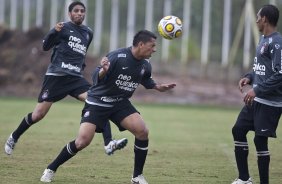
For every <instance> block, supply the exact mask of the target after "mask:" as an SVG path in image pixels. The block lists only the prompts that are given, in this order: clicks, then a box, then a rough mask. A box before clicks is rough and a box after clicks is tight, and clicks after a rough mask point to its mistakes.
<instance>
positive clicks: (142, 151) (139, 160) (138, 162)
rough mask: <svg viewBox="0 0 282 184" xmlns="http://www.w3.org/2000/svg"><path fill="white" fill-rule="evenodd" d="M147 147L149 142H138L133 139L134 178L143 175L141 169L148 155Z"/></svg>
mask: <svg viewBox="0 0 282 184" xmlns="http://www.w3.org/2000/svg"><path fill="white" fill-rule="evenodd" d="M148 145H149V140H138V139H136V138H135V145H134V153H135V158H134V171H133V177H134V178H135V177H137V176H138V175H140V174H142V173H143V168H144V164H145V161H146V157H147V153H148Z"/></svg>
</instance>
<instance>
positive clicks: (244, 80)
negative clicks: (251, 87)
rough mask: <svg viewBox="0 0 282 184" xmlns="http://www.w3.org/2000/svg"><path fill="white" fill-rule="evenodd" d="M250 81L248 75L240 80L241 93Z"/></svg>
mask: <svg viewBox="0 0 282 184" xmlns="http://www.w3.org/2000/svg"><path fill="white" fill-rule="evenodd" d="M250 82H251V81H250V79H248V78H246V77H244V78H242V79H241V80H240V81H239V84H238V87H239V90H240V91H241V93H243V86H245V85H247V84H250Z"/></svg>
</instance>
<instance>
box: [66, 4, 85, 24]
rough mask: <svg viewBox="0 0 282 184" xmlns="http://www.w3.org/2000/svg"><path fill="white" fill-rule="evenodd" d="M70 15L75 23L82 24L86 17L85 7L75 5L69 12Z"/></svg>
mask: <svg viewBox="0 0 282 184" xmlns="http://www.w3.org/2000/svg"><path fill="white" fill-rule="evenodd" d="M69 17H70V19H71V21H72V22H73V23H75V24H77V25H80V24H82V22H83V20H84V17H85V9H84V8H83V6H81V5H76V6H74V7H73V9H72V11H71V12H69Z"/></svg>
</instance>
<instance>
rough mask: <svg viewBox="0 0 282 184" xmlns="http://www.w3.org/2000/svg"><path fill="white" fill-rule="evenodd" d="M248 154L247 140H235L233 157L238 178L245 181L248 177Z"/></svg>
mask: <svg viewBox="0 0 282 184" xmlns="http://www.w3.org/2000/svg"><path fill="white" fill-rule="evenodd" d="M248 155H249V147H248V142H239V141H235V158H236V163H237V168H238V171H239V178H240V179H241V180H243V181H247V180H248V179H249V178H250V175H249V169H248Z"/></svg>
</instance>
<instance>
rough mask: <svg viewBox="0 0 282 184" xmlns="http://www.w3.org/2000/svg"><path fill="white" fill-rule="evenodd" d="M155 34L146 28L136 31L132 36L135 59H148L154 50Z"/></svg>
mask: <svg viewBox="0 0 282 184" xmlns="http://www.w3.org/2000/svg"><path fill="white" fill-rule="evenodd" d="M156 39H157V36H156V35H155V34H154V33H152V32H150V31H147V30H141V31H139V32H137V33H136V34H135V36H134V38H133V44H132V45H133V48H134V51H136V52H134V54H135V55H134V56H135V57H137V59H149V58H150V57H151V55H152V53H154V52H156Z"/></svg>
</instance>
